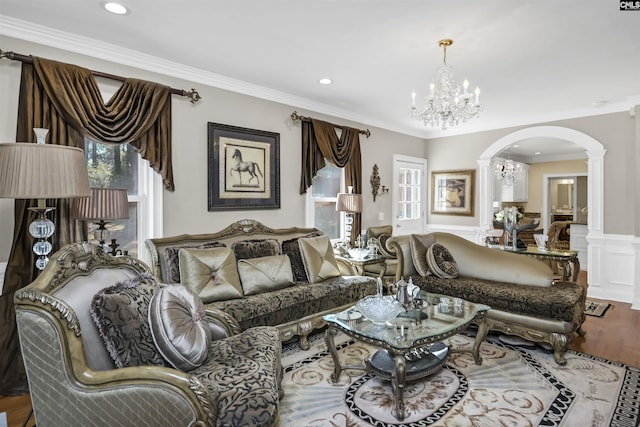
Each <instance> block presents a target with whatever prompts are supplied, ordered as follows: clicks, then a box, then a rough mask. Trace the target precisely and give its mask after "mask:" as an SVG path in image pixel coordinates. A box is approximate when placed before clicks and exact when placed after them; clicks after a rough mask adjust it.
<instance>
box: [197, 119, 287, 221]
mask: <svg viewBox="0 0 640 427" xmlns="http://www.w3.org/2000/svg"><path fill="white" fill-rule="evenodd" d="M207 134H208V136H207V154H208V155H207V162H208V186H207V188H208V193H209V194H208V209H209V211H222V210H246V209H279V208H280V134H279V133H274V132H267V131H262V130H255V129H246V128H241V127H237V126H230V125H224V124H219V123H211V122H209V123H208V132H207Z"/></svg>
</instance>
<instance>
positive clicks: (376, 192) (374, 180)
mask: <svg viewBox="0 0 640 427" xmlns="http://www.w3.org/2000/svg"><path fill="white" fill-rule="evenodd" d="M369 182H370V183H371V194H373V201H374V202H375V201H376V197H377V196H384V195H385V194H387V193H388V192H389V189H388V188H387V187H385V186H384V185H382V186H381V185H380V175H379V174H378V165H377V164H375V165H373V173H372V174H371V179H370V180H369Z"/></svg>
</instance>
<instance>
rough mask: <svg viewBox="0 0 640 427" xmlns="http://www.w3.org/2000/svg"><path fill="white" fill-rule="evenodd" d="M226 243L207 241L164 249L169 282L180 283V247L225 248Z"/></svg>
mask: <svg viewBox="0 0 640 427" xmlns="http://www.w3.org/2000/svg"><path fill="white" fill-rule="evenodd" d="M226 246H227V245H225V244H224V243H222V242H207V243H203V244H201V245H194V246H171V247H168V248H165V249H164V265H165V266H166V269H167V283H180V259H179V258H178V253H179V252H180V249H185V248H199V249H204V248H224V247H226Z"/></svg>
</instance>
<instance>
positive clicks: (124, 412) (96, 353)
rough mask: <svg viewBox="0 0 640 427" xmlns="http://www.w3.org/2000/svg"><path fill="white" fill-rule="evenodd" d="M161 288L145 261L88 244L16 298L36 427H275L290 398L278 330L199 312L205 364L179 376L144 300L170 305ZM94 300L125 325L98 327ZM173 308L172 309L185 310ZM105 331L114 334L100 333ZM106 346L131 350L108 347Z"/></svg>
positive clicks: (64, 255) (67, 253)
mask: <svg viewBox="0 0 640 427" xmlns="http://www.w3.org/2000/svg"><path fill="white" fill-rule="evenodd" d="M133 282H137V285H136V286H134V285H133ZM154 282H155V279H154V277H153V276H152V275H151V274H150V273H149V269H148V267H147V266H146V265H144V264H143V263H141V262H139V261H138V260H136V259H134V258H131V257H128V256H123V257H113V256H111V255H107V254H105V253H104V251H103V249H102V248H100V247H98V246H95V245H91V244H89V243H86V242H85V243H76V244H73V245H70V246H67V247H65V248H63V249H61V250H60V251H58V252H57V253H56V254H54V255H53V256H52V257H51V260H50V261H49V263H48V264H47V266H46V268H45V269H44V270H43V271H42V273H41V274H40V276H38V278H37V279H36V280H35V281H34V282H33V283H31V284H30V285H28V286H26V287H25V288H23V289H21V290H19V291H18V292H16V294H15V303H16V319H17V325H18V331H19V336H20V344H21V349H22V356H23V359H24V363H25V367H26V372H27V378H28V381H29V389H30V392H31V401H32V404H33V409H34V414H35V418H36V421H37V425H38V426H39V427H46V426H62V425H64V426H89V425H119V426H134V425H135V426H151V425H153V426H167V427H173V426H236V425H252V426H273V425H276V423H277V418H278V402H279V399H280V397H281V395H282V391H281V388H280V381H281V379H282V366H281V363H280V353H281V342H280V339H279V337H278V331H277V329H275V328H272V327H261V328H252V329H249V330H246V331H243V332H240V327H239V325H238V324H237V323H236V322H235V320H234V319H233V318H231V317H230V316H227V315H225V314H224V313H222V312H219V311H216V310H206V311H205V310H204V308H202V305H201V304H200V307H201V308H202V310H199V309H198V310H194V311H193V312H192V311H190V310H185V311H184V312H183V314H184V315H185V316H186V317H188V318H189V319H190V320H189V322H187V323H188V324H189V325H188V326H187V327H186V328H188V332H191V331H192V326H194V325H196V323H197V324H199V325H200V328H201V329H199V331H200V332H201V335H202V336H209V340H206V341H202V342H201V344H202V348H201V353H202V356H204V359H202V363H201V364H200V365H199V366H197V365H194V366H190V367H189V368H190V370H188V371H187V370H186V369H177V368H175V367H173V366H172V365H173V364H174V363H176V362H175V359H173V358H172V359H170V360H172V361H171V362H170V363H167V361H168V360H169V359H167V360H165V359H163V357H164V356H165V353H163V352H162V351H160V353H161V354H162V356H161V357H159V355H158V349H159V346H158V348H156V347H155V346H154V344H153V341H151V343H150V342H149V341H148V339H149V332H150V329H152V328H153V322H152V321H151V318H152V316H151V313H150V311H151V309H150V308H151V307H153V306H154V305H153V301H154V300H153V298H152V299H151V302H149V305H145V303H146V302H147V301H146V299H145V292H146V291H147V290H152V291H153V293H152V295H163V296H166V295H168V293H166V290H167V289H168V288H172V287H170V286H162V287H160V286H158V287H155V284H154ZM114 285H115V286H114ZM173 288H177V287H173ZM159 289H163V290H164V291H163V292H159ZM169 294H170V293H169ZM105 295H109V296H108V297H105ZM147 295H148V294H147ZM97 296H100V298H98V299H96V297H97ZM120 298H122V300H120ZM194 298H195V299H197V297H194ZM96 301H109V304H106V305H100V304H98V305H99V306H100V307H101V308H106V309H107V310H110V311H111V314H113V315H114V316H115V317H117V318H118V319H119V320H121V322H120V323H121V324H120V325H119V326H118V325H117V324H116V323H117V322H115V321H114V322H113V323H107V322H105V320H104V319H103V320H102V323H101V322H98V321H97V320H96V316H97V315H96V311H95V310H94V308H95V306H94V304H96ZM117 301H120V303H118V302H117ZM160 301H161V302H162V303H164V300H160ZM175 303H176V301H173V305H172V306H171V307H174V308H175V307H180V308H183V307H182V306H180V305H176V304H175ZM161 307H163V306H161ZM143 308H147V310H146V311H145V310H144V309H143ZM163 311H164V310H160V312H163ZM167 311H168V310H167ZM125 313H126V314H127V315H125ZM196 315H197V316H196ZM147 316H148V317H147ZM107 317H109V316H107ZM109 318H111V319H114V317H109ZM147 319H149V320H148V323H145V321H147ZM183 319H184V317H183ZM100 324H104V325H109V327H108V328H107V329H106V330H102V329H100V326H99V325H100ZM194 327H195V326H194ZM117 331H119V333H120V335H119V334H118V332H117ZM125 331H126V332H125ZM207 331H209V332H207ZM120 338H126V340H123V341H121V340H120ZM155 339H156V334H155V333H154V337H153V340H154V341H155ZM108 342H109V343H111V342H113V343H115V342H119V343H122V344H123V345H120V346H116V348H109V347H110V346H109V344H108ZM165 350H166V349H165ZM187 350H188V351H191V350H192V346H191V345H190V346H189V347H188V348H187ZM125 355H126V356H125ZM143 355H152V356H149V358H148V359H144V356H143ZM115 356H117V357H115ZM199 363H200V362H199ZM140 365H145V366H140ZM118 366H122V367H118Z"/></svg>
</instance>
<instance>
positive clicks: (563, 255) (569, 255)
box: [495, 246, 580, 282]
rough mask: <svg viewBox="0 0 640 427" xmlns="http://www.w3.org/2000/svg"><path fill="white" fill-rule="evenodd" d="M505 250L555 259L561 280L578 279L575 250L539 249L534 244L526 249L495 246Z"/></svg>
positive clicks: (577, 263)
mask: <svg viewBox="0 0 640 427" xmlns="http://www.w3.org/2000/svg"><path fill="white" fill-rule="evenodd" d="M495 249H499V250H502V251H505V252H513V253H514V254H521V255H528V256H531V257H534V258H536V259H539V260H541V261H555V262H557V263H559V264H560V265H562V280H569V277H571V281H573V282H577V281H578V274H579V273H580V260H579V259H578V252H577V251H564V250H553V249H546V250H540V249H538V248H537V247H536V246H527V248H526V249H515V250H514V249H511V248H505V247H503V246H498V247H495Z"/></svg>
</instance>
